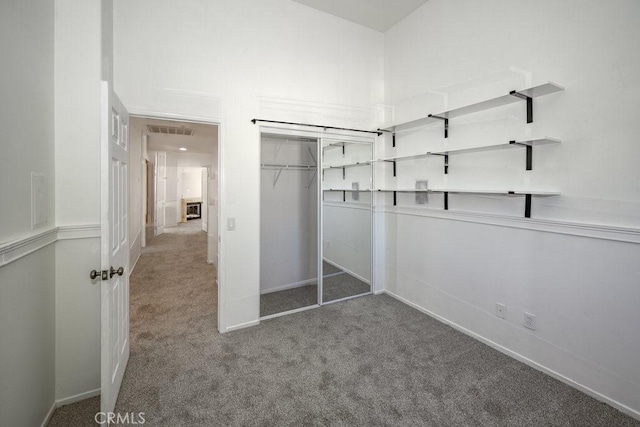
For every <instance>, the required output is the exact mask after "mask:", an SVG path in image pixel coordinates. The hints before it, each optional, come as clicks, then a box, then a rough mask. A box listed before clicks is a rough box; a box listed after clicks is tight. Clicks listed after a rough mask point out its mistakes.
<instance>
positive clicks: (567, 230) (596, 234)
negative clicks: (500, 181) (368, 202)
mask: <svg viewBox="0 0 640 427" xmlns="http://www.w3.org/2000/svg"><path fill="white" fill-rule="evenodd" d="M374 212H375V213H390V214H396V215H410V216H419V217H424V218H437V219H443V220H450V221H464V222H472V223H478V224H486V225H496V226H499V227H510V228H520V229H525V230H531V231H541V232H546V233H556V234H566V235H571V236H580V237H590V238H593V239H603V240H613V241H618V242H627V243H640V229H638V228H625V227H614V226H609V225H597V224H587V223H573V222H565V221H556V220H548V219H533V218H519V217H509V216H503V215H493V214H484V213H474V212H462V211H455V210H448V211H444V210H439V209H431V208H410V207H405V206H398V207H395V208H392V207H385V208H378V209H375V210H374Z"/></svg>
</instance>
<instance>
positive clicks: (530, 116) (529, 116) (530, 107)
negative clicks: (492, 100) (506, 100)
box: [509, 90, 533, 123]
mask: <svg viewBox="0 0 640 427" xmlns="http://www.w3.org/2000/svg"><path fill="white" fill-rule="evenodd" d="M509 95H513V96H515V97H517V98H520V99H524V100H525V101H527V123H533V98H531V97H530V96H527V95H524V94H522V93H520V92H518V91H515V90H512V91H511V92H509Z"/></svg>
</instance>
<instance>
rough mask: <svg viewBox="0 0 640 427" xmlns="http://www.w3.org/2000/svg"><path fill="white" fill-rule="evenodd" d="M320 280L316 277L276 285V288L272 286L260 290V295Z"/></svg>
mask: <svg viewBox="0 0 640 427" xmlns="http://www.w3.org/2000/svg"><path fill="white" fill-rule="evenodd" d="M317 281H318V280H317V279H316V278H315V277H314V278H312V279H307V280H301V281H300V282H294V283H287V284H286V285H280V286H276V287H275V288H270V289H267V290H265V291H260V295H265V294H270V293H272V292H280V291H286V290H287V289H294V288H299V287H301V286H305V285H309V284H311V283H316V282H317Z"/></svg>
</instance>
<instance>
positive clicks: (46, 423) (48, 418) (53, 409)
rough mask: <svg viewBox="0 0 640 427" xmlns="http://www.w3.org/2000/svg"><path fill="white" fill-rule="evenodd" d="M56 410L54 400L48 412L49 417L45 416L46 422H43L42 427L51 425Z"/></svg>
mask: <svg viewBox="0 0 640 427" xmlns="http://www.w3.org/2000/svg"><path fill="white" fill-rule="evenodd" d="M56 408H57V406H56V402H55V400H54V401H53V403H52V404H51V408H49V412H47V415H45V416H44V421H42V424H40V427H47V425H48V424H49V421H51V417H52V416H53V413H54V412H55V410H56Z"/></svg>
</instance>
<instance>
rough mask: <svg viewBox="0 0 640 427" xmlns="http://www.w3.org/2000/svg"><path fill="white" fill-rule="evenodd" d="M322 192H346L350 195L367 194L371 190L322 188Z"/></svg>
mask: <svg viewBox="0 0 640 427" xmlns="http://www.w3.org/2000/svg"><path fill="white" fill-rule="evenodd" d="M322 191H346V192H352V193H368V192H370V191H373V190H371V189H370V188H360V189H357V190H356V189H353V188H323V189H322Z"/></svg>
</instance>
